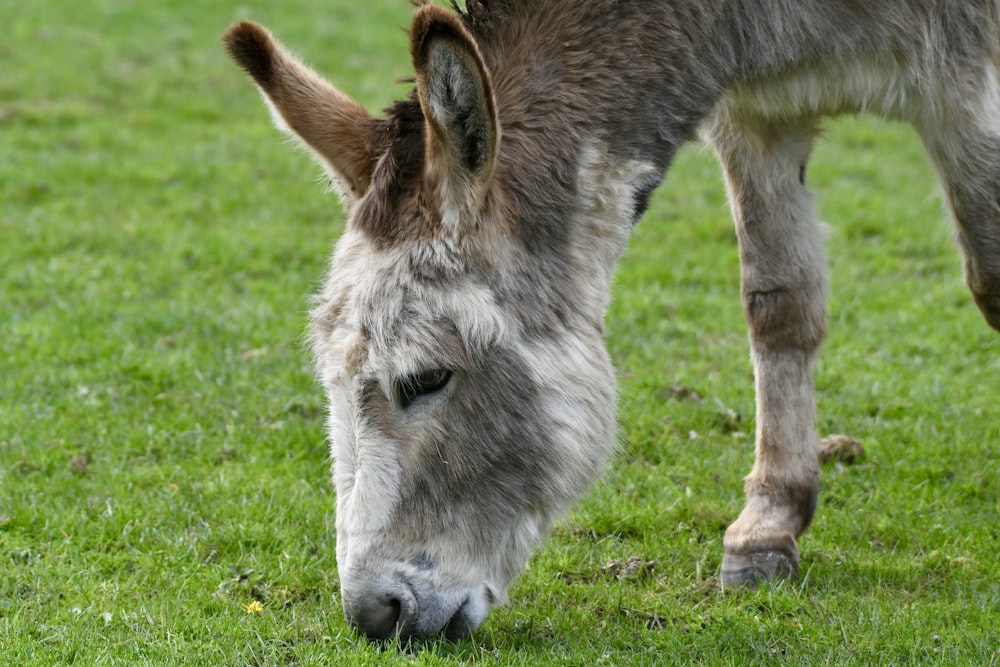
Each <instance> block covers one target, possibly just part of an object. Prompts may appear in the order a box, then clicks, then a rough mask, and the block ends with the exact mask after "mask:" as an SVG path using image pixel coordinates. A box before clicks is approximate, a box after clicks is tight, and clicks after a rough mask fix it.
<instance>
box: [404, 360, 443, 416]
mask: <svg viewBox="0 0 1000 667" xmlns="http://www.w3.org/2000/svg"><path fill="white" fill-rule="evenodd" d="M453 374H454V373H453V372H452V371H450V370H447V369H444V368H435V369H433V370H429V371H422V372H420V373H415V374H413V375H410V376H407V377H405V378H403V379H401V380H399V381H398V382H397V383H396V398H397V399H398V400H399V405H400V406H401V407H402V408H403V409H404V410H405V409H406V408H408V407H410V405H412V404H413V402H414V401H416V400H417V399H418V398H420V397H421V396H429V395H431V394H436V393H437V392H439V391H441V390H442V389H444V388H445V385H447V384H448V382H449V381H451V376H452V375H453Z"/></svg>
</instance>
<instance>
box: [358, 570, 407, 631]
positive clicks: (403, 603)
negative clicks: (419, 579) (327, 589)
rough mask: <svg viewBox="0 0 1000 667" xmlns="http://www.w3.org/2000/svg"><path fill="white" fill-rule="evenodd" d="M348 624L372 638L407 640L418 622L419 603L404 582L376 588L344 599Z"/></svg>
mask: <svg viewBox="0 0 1000 667" xmlns="http://www.w3.org/2000/svg"><path fill="white" fill-rule="evenodd" d="M344 614H345V615H346V616H347V621H348V622H349V623H350V624H351V625H352V626H354V627H355V628H356V629H357V630H359V631H361V632H363V633H364V634H365V636H366V637H368V639H391V638H392V637H396V636H398V637H399V638H400V639H406V638H407V637H408V636H409V635H410V633H411V632H412V630H413V626H414V624H415V623H416V620H417V600H416V598H415V597H414V595H413V591H412V590H410V587H409V586H407V585H406V584H405V583H402V582H392V583H387V584H383V585H376V586H373V587H372V589H370V590H369V591H367V592H365V593H362V594H355V595H352V596H351V598H350V599H348V598H347V597H345V598H344Z"/></svg>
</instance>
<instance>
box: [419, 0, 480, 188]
mask: <svg viewBox="0 0 1000 667" xmlns="http://www.w3.org/2000/svg"><path fill="white" fill-rule="evenodd" d="M410 53H411V55H412V57H413V66H414V69H415V70H416V78H417V94H418V96H419V98H420V106H421V108H422V109H423V112H424V117H425V118H426V120H427V125H428V128H429V130H430V131H429V132H428V133H427V144H428V145H427V149H428V150H427V159H428V160H429V161H431V164H430V165H429V166H430V167H431V168H432V169H434V170H435V171H440V172H442V174H443V176H444V178H445V180H446V190H447V191H449V192H450V194H451V195H452V196H453V197H454V198H455V199H456V201H455V203H458V204H465V205H470V204H472V203H473V202H474V201H476V200H477V198H479V197H480V196H481V195H482V194H483V193H484V191H485V188H486V187H487V186H488V184H489V181H490V178H491V177H492V175H493V167H494V165H495V163H496V158H497V153H498V150H499V145H500V124H499V121H498V120H497V113H496V103H495V100H494V96H493V84H492V82H491V81H490V75H489V72H488V71H487V69H486V65H485V64H484V62H483V57H482V54H480V52H479V47H478V46H477V45H476V42H475V39H474V38H473V37H472V35H470V34H469V32H468V30H466V28H465V26H464V25H462V22H461V19H459V17H458V16H456V15H455V14H453V13H451V12H449V11H447V10H445V9H443V8H441V7H438V6H435V5H431V4H426V5H422V6H421V7H420V8H419V9H417V11H416V14H415V15H414V17H413V28H412V31H411V33H410Z"/></svg>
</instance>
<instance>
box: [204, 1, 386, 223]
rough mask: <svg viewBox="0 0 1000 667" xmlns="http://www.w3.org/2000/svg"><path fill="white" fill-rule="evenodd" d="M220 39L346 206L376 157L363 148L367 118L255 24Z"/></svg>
mask: <svg viewBox="0 0 1000 667" xmlns="http://www.w3.org/2000/svg"><path fill="white" fill-rule="evenodd" d="M223 41H224V42H225V45H226V50H228V51H229V55H230V56H232V58H233V60H235V61H236V63H237V64H238V65H239V66H240V67H242V68H243V69H244V70H246V72H247V74H249V75H250V76H251V78H253V80H254V82H255V83H256V84H257V87H258V88H260V90H261V92H262V93H263V94H264V98H265V100H266V101H267V102H268V106H269V107H270V109H271V113H272V115H273V116H274V120H275V123H277V125H278V126H279V127H280V128H281V129H283V130H286V131H288V132H290V133H292V134H294V135H295V136H297V137H298V138H299V139H300V140H301V141H302V142H303V143H304V144H305V145H306V146H307V147H309V148H310V149H312V151H313V152H314V153H315V154H316V156H317V157H318V158H319V160H320V162H321V163H323V165H324V166H325V167H326V168H327V171H329V172H330V176H331V178H332V179H333V184H334V188H335V189H337V190H338V193H339V194H340V196H341V201H342V202H343V203H344V205H345V206H346V207H347V208H348V209H349V208H351V207H352V206H353V205H354V203H355V202H356V201H357V200H358V199H360V198H361V197H362V196H363V195H364V193H365V192H366V191H367V190H368V187H369V185H370V184H371V176H372V169H373V168H374V164H375V159H376V156H375V155H373V154H372V152H371V149H370V148H369V146H370V145H372V142H370V141H369V139H370V134H371V133H372V132H373V131H374V126H375V124H374V122H373V121H372V117H371V116H370V115H369V114H368V112H367V111H366V110H365V108H364V107H362V106H361V105H360V104H358V103H357V102H355V101H354V100H352V99H351V98H349V97H348V96H347V95H345V94H343V93H342V92H340V91H339V90H337V89H336V88H334V87H333V86H332V85H330V84H329V83H327V82H326V81H325V80H324V79H323V78H321V77H320V76H319V75H318V74H316V73H315V72H313V71H312V70H311V69H309V68H308V67H306V66H305V65H303V64H302V63H300V62H299V61H298V60H296V59H295V58H294V57H293V56H291V55H290V54H289V53H288V52H287V51H286V50H285V49H284V48H282V46H281V44H279V43H278V41H277V40H275V39H274V38H273V37H272V36H271V34H270V33H269V32H268V31H267V30H265V29H264V28H263V27H261V26H259V25H257V24H256V23H252V22H250V21H242V22H241V23H237V24H235V25H232V26H230V27H229V29H228V30H226V32H225V34H224V35H223Z"/></svg>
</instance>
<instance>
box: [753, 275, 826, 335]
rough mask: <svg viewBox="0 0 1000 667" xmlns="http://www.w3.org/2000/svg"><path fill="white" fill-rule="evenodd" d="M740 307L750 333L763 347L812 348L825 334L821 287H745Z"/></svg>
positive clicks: (824, 313)
mask: <svg viewBox="0 0 1000 667" xmlns="http://www.w3.org/2000/svg"><path fill="white" fill-rule="evenodd" d="M743 306H744V311H745V315H746V320H747V324H748V326H749V329H750V334H751V336H752V337H753V339H754V341H755V342H757V343H760V344H763V345H765V346H768V347H792V348H798V349H802V350H814V349H816V348H817V347H819V345H820V343H821V342H822V341H823V338H824V337H825V336H826V311H825V306H824V295H823V289H822V288H821V287H818V286H813V287H811V288H810V287H808V286H801V285H791V286H782V287H776V288H772V289H765V290H760V289H757V290H755V289H746V290H744V294H743Z"/></svg>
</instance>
